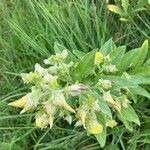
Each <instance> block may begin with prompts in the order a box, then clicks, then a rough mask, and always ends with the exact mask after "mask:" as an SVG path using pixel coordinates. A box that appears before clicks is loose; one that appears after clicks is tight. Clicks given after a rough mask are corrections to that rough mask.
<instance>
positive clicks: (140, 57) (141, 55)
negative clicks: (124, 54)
mask: <svg viewBox="0 0 150 150" xmlns="http://www.w3.org/2000/svg"><path fill="white" fill-rule="evenodd" d="M147 53H148V40H145V41H144V43H143V44H142V46H141V48H139V49H138V52H137V56H136V58H135V59H134V61H133V63H132V65H133V66H134V67H137V66H141V65H142V64H143V62H144V61H145V59H146V56H147Z"/></svg>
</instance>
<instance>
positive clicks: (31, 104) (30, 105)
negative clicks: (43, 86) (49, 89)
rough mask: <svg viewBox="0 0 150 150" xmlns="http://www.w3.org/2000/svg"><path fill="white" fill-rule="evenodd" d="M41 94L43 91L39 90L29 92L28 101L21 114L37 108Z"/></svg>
mask: <svg viewBox="0 0 150 150" xmlns="http://www.w3.org/2000/svg"><path fill="white" fill-rule="evenodd" d="M40 95H41V93H40V92H38V91H36V92H35V91H34V92H32V93H29V94H27V97H28V99H27V101H26V103H25V105H24V108H23V110H22V111H21V112H20V114H22V113H24V112H27V111H28V112H29V111H33V110H34V109H36V107H37V105H38V103H39V102H38V101H39V99H40Z"/></svg>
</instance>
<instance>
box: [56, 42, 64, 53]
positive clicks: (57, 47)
mask: <svg viewBox="0 0 150 150" xmlns="http://www.w3.org/2000/svg"><path fill="white" fill-rule="evenodd" d="M65 49H66V47H64V46H63V45H60V44H59V43H58V42H55V43H54V51H55V53H61V52H62V51H63V50H65Z"/></svg>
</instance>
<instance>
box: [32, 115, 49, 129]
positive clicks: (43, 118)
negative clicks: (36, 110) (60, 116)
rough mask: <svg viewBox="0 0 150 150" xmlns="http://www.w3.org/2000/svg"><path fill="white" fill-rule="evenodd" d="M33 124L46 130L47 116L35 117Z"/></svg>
mask: <svg viewBox="0 0 150 150" xmlns="http://www.w3.org/2000/svg"><path fill="white" fill-rule="evenodd" d="M35 123H36V126H37V127H39V128H41V129H43V128H46V127H47V126H48V123H49V122H48V117H47V115H46V114H42V115H37V116H36V121H35Z"/></svg>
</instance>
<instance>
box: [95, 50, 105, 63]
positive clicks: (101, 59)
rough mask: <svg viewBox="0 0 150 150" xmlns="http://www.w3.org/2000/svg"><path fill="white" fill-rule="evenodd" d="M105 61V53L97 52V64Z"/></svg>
mask: <svg viewBox="0 0 150 150" xmlns="http://www.w3.org/2000/svg"><path fill="white" fill-rule="evenodd" d="M102 61H103V54H102V53H100V52H96V54H95V64H96V63H101V62H102Z"/></svg>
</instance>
